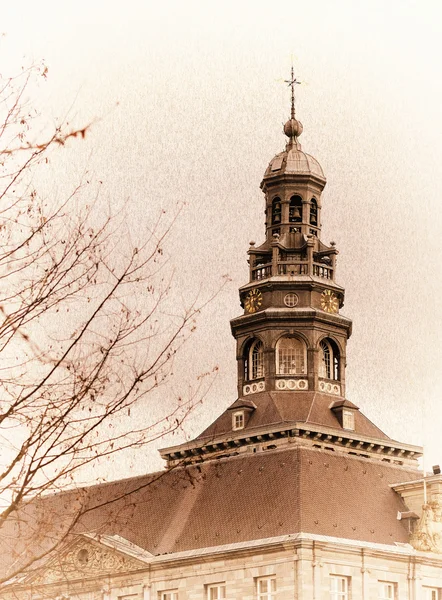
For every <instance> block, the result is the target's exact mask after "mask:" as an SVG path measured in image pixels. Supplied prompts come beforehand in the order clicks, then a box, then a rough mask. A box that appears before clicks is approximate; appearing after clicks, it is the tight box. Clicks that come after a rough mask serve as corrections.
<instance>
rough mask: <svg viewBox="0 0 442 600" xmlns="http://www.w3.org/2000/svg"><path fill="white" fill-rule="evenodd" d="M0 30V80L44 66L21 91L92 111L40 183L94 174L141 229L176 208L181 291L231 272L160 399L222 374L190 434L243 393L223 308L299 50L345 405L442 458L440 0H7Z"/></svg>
mask: <svg viewBox="0 0 442 600" xmlns="http://www.w3.org/2000/svg"><path fill="white" fill-rule="evenodd" d="M0 27H1V32H3V37H2V38H1V41H0V53H1V54H0V56H1V65H2V66H1V68H2V71H3V72H5V71H6V70H9V71H10V72H13V71H14V69H16V68H18V67H20V65H21V64H25V63H29V61H40V60H41V59H44V61H45V63H46V64H47V66H48V69H49V78H48V81H47V82H44V83H42V84H41V85H40V86H39V87H38V89H36V90H35V91H34V97H33V99H32V101H33V102H36V104H37V106H38V107H39V109H40V110H41V111H42V113H43V114H44V116H45V118H46V119H47V121H48V122H50V123H58V122H59V121H60V120H62V119H64V118H67V119H68V120H69V122H70V123H72V125H73V126H81V125H84V124H87V123H89V122H91V121H93V122H94V125H93V126H92V128H91V130H90V132H89V134H88V136H87V137H86V140H85V141H84V142H81V143H80V142H78V143H76V144H75V146H72V147H69V148H65V149H63V151H62V153H61V155H60V156H59V157H57V158H56V159H55V165H56V170H55V171H54V174H53V176H52V178H50V179H49V180H47V181H45V182H43V184H42V185H43V186H46V187H47V193H48V194H56V195H59V196H62V194H63V193H65V192H66V190H68V189H69V188H70V186H72V185H75V183H76V181H77V180H78V178H80V177H81V176H82V175H83V174H84V171H85V170H87V171H88V172H89V173H90V174H91V176H93V177H95V178H96V179H98V180H100V181H103V185H102V190H101V195H102V197H103V198H104V199H108V200H109V201H110V202H111V204H112V205H113V206H114V207H115V209H116V210H118V208H120V207H121V206H122V205H123V204H124V203H125V202H127V203H128V204H127V206H128V207H129V215H128V223H129V228H130V229H131V231H133V236H134V239H135V238H138V237H141V238H142V237H143V235H145V234H147V232H148V230H149V227H150V226H151V224H152V223H153V222H154V220H155V219H156V216H157V215H158V213H159V211H160V210H161V209H166V210H167V211H169V212H172V213H173V211H174V209H175V208H174V207H175V206H176V205H177V203H178V204H180V203H185V205H186V206H185V208H184V210H183V211H182V212H181V214H180V216H179V218H178V221H177V223H176V224H175V226H174V228H173V231H172V233H171V236H170V238H169V241H168V244H167V248H166V250H167V256H168V258H169V264H170V265H172V266H173V269H174V271H175V278H174V287H173V291H172V294H173V296H172V297H173V300H174V302H175V303H176V304H177V306H180V305H183V304H184V305H186V304H188V303H191V302H192V300H193V299H194V298H195V297H196V296H197V295H198V297H199V298H202V299H203V300H204V298H207V297H209V296H210V295H211V293H213V292H214V291H215V290H216V289H218V287H219V285H220V284H221V282H222V276H223V275H225V274H228V275H229V276H230V278H231V282H230V283H229V284H228V285H226V286H225V287H224V288H223V289H222V290H221V292H220V293H219V294H218V295H217V297H216V298H215V299H214V300H213V301H212V302H211V303H210V304H209V305H208V306H207V307H206V309H205V310H204V311H203V313H202V314H201V316H200V319H199V321H198V328H197V331H196V333H195V335H194V336H193V338H192V339H191V340H190V341H189V342H188V344H187V345H186V347H185V358H184V359H183V356H182V357H181V359H180V358H178V360H177V363H176V369H175V377H174V379H173V382H171V384H170V387H169V388H167V389H166V388H163V389H162V390H161V394H160V395H159V396H158V398H157V400H156V401H157V402H162V398H163V397H166V396H167V397H169V398H170V397H173V396H174V394H181V393H183V390H187V392H188V391H189V390H192V389H194V388H195V387H196V386H197V381H198V380H197V377H198V376H199V375H200V374H201V373H205V372H207V371H211V370H212V369H213V367H215V366H217V367H218V368H219V370H218V375H217V377H216V378H215V379H214V380H213V383H212V386H211V388H210V390H209V391H208V392H207V395H206V397H205V399H204V403H203V404H202V405H201V406H199V407H198V409H197V410H196V411H195V413H194V415H193V416H192V417H191V418H190V420H189V422H188V424H187V435H188V436H189V437H192V436H194V435H196V434H198V433H199V432H200V431H201V430H202V429H203V428H205V427H206V426H207V425H208V424H209V423H210V421H211V420H213V419H214V418H215V417H216V416H217V415H218V414H219V413H220V412H222V410H224V409H225V408H226V407H227V406H228V405H229V404H231V403H232V402H233V401H234V400H235V398H236V361H235V344H234V340H233V338H232V336H231V334H230V327H229V319H231V318H233V317H235V316H237V315H238V314H240V311H241V309H240V306H239V301H238V294H237V289H238V287H239V286H240V285H242V284H244V283H245V282H246V281H247V277H248V269H247V263H246V251H247V248H248V243H249V241H250V240H255V241H256V242H257V243H260V242H262V241H263V239H264V217H263V209H264V199H263V195H262V193H261V191H260V189H259V184H260V182H261V180H262V176H263V174H264V171H265V168H266V166H267V164H268V162H269V161H270V159H271V158H272V157H273V156H274V154H276V153H278V152H280V151H282V150H283V148H284V145H285V138H284V135H283V134H282V123H284V121H285V120H286V119H287V118H288V116H289V91H288V89H287V87H286V86H285V85H284V83H282V82H281V79H286V78H287V77H288V75H289V72H290V61H291V58H290V57H291V55H292V54H293V55H294V62H295V72H296V75H297V76H298V78H299V79H300V80H301V81H303V82H304V83H303V85H301V86H298V88H297V90H296V92H297V103H296V112H297V117H298V118H299V119H300V120H301V121H302V123H303V125H304V133H303V134H302V136H301V138H300V142H301V144H302V148H303V150H304V151H306V152H308V153H310V154H313V155H314V156H315V157H316V158H317V159H318V161H319V162H320V164H321V165H322V167H323V169H324V172H325V174H326V177H327V186H326V189H325V192H324V194H323V213H322V221H323V236H322V237H323V239H324V241H325V242H326V243H328V242H329V241H330V240H335V241H336V243H337V247H338V249H339V251H340V254H339V257H338V267H337V280H338V283H340V284H341V285H343V286H345V288H346V301H345V306H344V308H343V310H342V313H343V314H345V315H346V316H348V317H350V318H351V319H353V335H352V337H351V339H350V341H349V344H348V352H347V360H348V363H347V397H348V398H349V400H351V401H352V402H354V403H355V404H357V405H358V406H359V407H360V408H361V409H362V410H363V411H364V413H365V414H366V415H367V416H368V417H369V418H370V419H372V420H373V421H374V422H375V423H376V424H377V425H378V426H380V427H381V429H383V430H384V431H385V432H386V433H387V434H388V435H390V436H391V437H393V438H395V439H399V440H401V441H404V442H409V443H414V444H422V443H425V451H426V466H427V467H431V465H432V464H435V463H438V462H442V447H441V445H440V432H441V430H442V368H441V357H442V324H441V311H442V283H441V278H442V268H441V265H442V250H441V247H442V216H441V206H442V184H441V174H442V168H441V165H442V78H441V74H440V72H441V68H440V61H441V56H442V5H441V3H440V2H439V0H433V1H432V0H427V1H421V2H417V1H416V2H412V1H406V0H401V1H390V2H385V1H355V0H351V1H332V2H330V1H310V2H302V3H301V2H294V1H293V0H291V1H285V0H281V1H280V2H278V3H268V2H266V3H264V2H262V3H261V2H256V1H254V2H249V1H244V2H238V1H236V2H229V1H226V2H222V3H219V2H216V3H215V2H209V1H205V2H204V1H186V2H178V1H171V0H169V1H168V2H163V3H161V2H151V1H149V0H145V1H138V2H134V1H130V0H129V1H127V2H125V3H121V2H118V3H117V2H106V3H105V2H99V1H97V0H95V2H94V1H89V2H84V1H78V0H77V1H75V2H73V1H72V0H66V1H65V2H63V3H61V2H55V1H48V0H41V1H40V2H38V3H36V2H31V1H29V0H22V1H21V2H20V3H19V4H17V3H13V2H9V3H8V6H7V7H6V10H5V7H2V22H1V25H0ZM150 410H151V409H150V407H149V406H145V407H140V409H139V415H138V418H140V419H146V420H148V419H149V415H150V413H149V411H150ZM184 439H185V438H184V435H183V436H182V437H180V438H178V437H176V438H174V440H173V442H171V441H170V440H168V441H167V443H175V442H180V441H184ZM161 445H166V444H165V443H159V446H161ZM143 453H144V454H143V456H140V455H138V456H137V457H136V460H135V461H134V464H132V463H131V464H132V467H131V469H132V470H131V471H130V472H140V471H143V470H145V468H153V467H155V468H156V467H158V465H160V463H159V462H158V461H156V455H155V450H154V447H153V446H152V447H151V448H150V449H149V450H147V449H146V450H143ZM110 468H111V476H115V477H119V476H127V475H128V474H130V473H129V472H128V471H127V468H128V467H127V464H126V465H122V464H121V462H120V463H116V464H113V465H110Z"/></svg>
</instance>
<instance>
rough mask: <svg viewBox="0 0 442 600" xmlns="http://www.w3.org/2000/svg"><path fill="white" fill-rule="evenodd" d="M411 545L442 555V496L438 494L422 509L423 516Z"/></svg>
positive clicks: (412, 537)
mask: <svg viewBox="0 0 442 600" xmlns="http://www.w3.org/2000/svg"><path fill="white" fill-rule="evenodd" d="M410 543H411V544H412V546H413V547H414V548H416V550H422V551H423V552H437V553H438V554H442V496H441V495H440V494H438V495H437V496H435V497H433V498H432V499H431V500H430V502H428V503H427V504H424V505H423V507H422V516H421V518H420V519H419V521H418V524H417V526H416V530H415V531H414V533H413V534H412V535H411V538H410Z"/></svg>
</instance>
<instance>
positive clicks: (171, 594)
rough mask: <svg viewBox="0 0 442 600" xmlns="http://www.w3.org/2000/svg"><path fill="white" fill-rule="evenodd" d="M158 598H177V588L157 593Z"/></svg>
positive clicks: (163, 599)
mask: <svg viewBox="0 0 442 600" xmlns="http://www.w3.org/2000/svg"><path fill="white" fill-rule="evenodd" d="M158 597H159V600H178V590H165V591H164V592H160V593H159V594H158Z"/></svg>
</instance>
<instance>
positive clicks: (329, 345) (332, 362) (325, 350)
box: [319, 338, 341, 381]
mask: <svg viewBox="0 0 442 600" xmlns="http://www.w3.org/2000/svg"><path fill="white" fill-rule="evenodd" d="M320 350H321V353H320V358H321V362H320V364H319V377H323V378H324V379H333V380H334V381H339V380H340V377H341V375H340V353H339V348H338V346H337V344H336V342H334V341H333V340H331V339H329V338H325V339H323V340H321V343H320Z"/></svg>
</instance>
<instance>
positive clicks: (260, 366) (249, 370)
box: [244, 340, 264, 381]
mask: <svg viewBox="0 0 442 600" xmlns="http://www.w3.org/2000/svg"><path fill="white" fill-rule="evenodd" d="M261 377H264V347H263V343H262V342H261V340H252V341H251V342H250V343H249V344H248V345H247V346H246V350H245V353H244V379H245V380H246V381H252V380H253V379H260V378H261Z"/></svg>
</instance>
